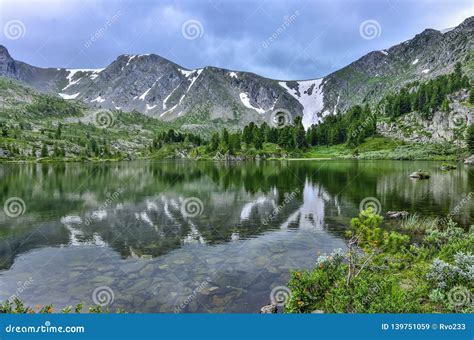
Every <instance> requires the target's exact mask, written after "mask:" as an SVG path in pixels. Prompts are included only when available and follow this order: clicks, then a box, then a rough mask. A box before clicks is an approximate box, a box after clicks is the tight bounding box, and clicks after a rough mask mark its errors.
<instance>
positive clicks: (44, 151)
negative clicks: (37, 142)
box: [41, 144, 49, 157]
mask: <svg viewBox="0 0 474 340" xmlns="http://www.w3.org/2000/svg"><path fill="white" fill-rule="evenodd" d="M48 156H49V153H48V147H47V146H46V144H43V146H42V148H41V157H48Z"/></svg>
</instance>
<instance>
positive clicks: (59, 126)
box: [55, 123, 61, 139]
mask: <svg viewBox="0 0 474 340" xmlns="http://www.w3.org/2000/svg"><path fill="white" fill-rule="evenodd" d="M55 137H56V139H60V138H61V123H59V124H58V128H57V129H56V136H55Z"/></svg>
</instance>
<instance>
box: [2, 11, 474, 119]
mask: <svg viewBox="0 0 474 340" xmlns="http://www.w3.org/2000/svg"><path fill="white" fill-rule="evenodd" d="M473 26H474V17H470V18H467V19H466V20H465V21H464V22H463V23H461V24H460V25H458V26H457V27H455V28H453V29H451V30H449V31H446V32H445V33H442V32H441V31H438V30H434V29H425V30H424V31H423V32H421V33H419V34H417V35H415V36H414V37H413V38H412V39H409V40H407V41H405V42H402V43H400V44H397V45H394V46H392V47H390V48H388V49H384V50H380V51H372V52H369V53H368V54H366V55H364V56H362V57H361V58H359V59H358V60H356V61H354V62H352V63H350V64H349V65H347V66H345V67H343V68H341V69H340V70H337V71H335V72H332V73H330V74H329V75H327V76H325V77H322V78H317V79H307V80H276V79H270V78H266V77H263V76H260V75H258V74H255V73H251V72H245V71H232V70H227V69H223V68H217V67H212V66H206V67H203V68H198V69H188V68H185V67H183V66H180V65H178V64H176V63H174V62H172V61H170V60H168V59H166V58H164V57H161V56H159V55H157V54H140V55H130V54H123V55H120V56H118V57H117V58H116V59H115V60H114V61H113V62H112V63H110V64H109V65H108V66H107V67H105V68H103V69H66V68H40V67H35V66H31V65H29V64H26V63H24V62H21V61H17V60H15V59H13V58H12V57H11V56H10V54H9V52H8V50H7V49H6V47H4V46H1V45H0V76H3V77H7V78H12V79H16V80H19V81H21V82H24V83H26V84H28V85H30V86H32V87H33V88H35V89H37V90H39V91H42V92H49V93H54V94H56V95H58V96H61V97H62V98H64V99H68V100H72V99H75V100H79V101H81V102H83V103H85V104H86V105H87V106H89V107H91V108H95V109H109V110H123V111H138V112H140V113H142V114H145V115H147V116H151V117H155V118H159V119H163V120H166V121H172V120H176V119H178V118H179V119H184V120H186V119H190V118H191V117H193V115H195V114H196V112H198V111H199V112H206V114H205V116H204V117H201V122H200V123H203V124H209V123H210V122H212V121H213V120H215V119H222V120H224V121H227V122H228V124H229V125H230V126H238V127H242V126H244V125H246V124H247V123H249V122H250V121H254V122H257V123H261V122H264V121H267V122H269V121H271V119H272V113H273V112H274V111H275V110H286V111H287V112H289V114H291V116H292V117H293V118H294V117H296V116H302V117H303V124H304V126H305V128H308V127H309V126H311V125H312V124H317V123H319V122H320V121H321V120H322V119H323V118H324V117H325V116H327V115H330V114H334V113H337V112H338V111H345V110H346V109H347V108H349V107H350V106H351V105H354V104H360V103H362V102H369V103H374V102H376V101H377V100H380V98H381V96H382V95H383V94H384V93H386V92H387V91H393V90H396V89H397V88H400V87H401V86H403V85H404V84H406V83H408V82H412V81H416V80H424V79H431V78H433V77H436V76H437V75H440V74H445V73H448V72H449V71H451V70H452V69H453V67H454V65H455V64H456V63H457V62H461V63H463V64H464V65H467V64H469V61H470V60H471V61H470V62H471V63H472V59H473V58H471V56H472V54H473V53H472V46H473V40H474V39H473ZM467 73H468V74H469V75H470V76H472V74H473V71H472V68H469V67H467ZM203 119H204V120H206V119H208V120H209V122H203V121H202V120H203Z"/></svg>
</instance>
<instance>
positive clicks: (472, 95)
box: [469, 86, 474, 105]
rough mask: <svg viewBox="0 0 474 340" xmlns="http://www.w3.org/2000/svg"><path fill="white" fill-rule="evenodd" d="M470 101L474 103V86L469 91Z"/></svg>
mask: <svg viewBox="0 0 474 340" xmlns="http://www.w3.org/2000/svg"><path fill="white" fill-rule="evenodd" d="M469 103H471V104H473V105H474V86H471V90H470V91H469Z"/></svg>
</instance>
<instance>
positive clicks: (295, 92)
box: [278, 78, 329, 129]
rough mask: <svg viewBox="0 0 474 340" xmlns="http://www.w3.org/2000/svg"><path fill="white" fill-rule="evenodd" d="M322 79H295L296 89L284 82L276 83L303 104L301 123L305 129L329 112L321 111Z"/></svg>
mask: <svg viewBox="0 0 474 340" xmlns="http://www.w3.org/2000/svg"><path fill="white" fill-rule="evenodd" d="M323 80H324V78H320V79H315V80H302V81H297V82H296V83H297V84H298V88H297V89H292V88H290V87H288V85H287V83H286V82H279V83H278V84H280V86H281V87H283V88H284V89H286V90H287V92H288V93H289V94H291V95H292V96H293V97H294V98H295V99H296V100H298V102H299V103H300V104H301V105H302V106H303V120H302V123H303V126H304V128H305V129H308V128H309V127H311V125H313V124H317V123H319V122H320V121H321V118H322V117H323V116H325V115H328V114H329V112H327V111H324V112H322V111H323V108H324V93H323V89H322V86H321V85H322V83H323ZM319 114H321V117H319Z"/></svg>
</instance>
